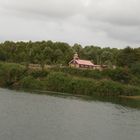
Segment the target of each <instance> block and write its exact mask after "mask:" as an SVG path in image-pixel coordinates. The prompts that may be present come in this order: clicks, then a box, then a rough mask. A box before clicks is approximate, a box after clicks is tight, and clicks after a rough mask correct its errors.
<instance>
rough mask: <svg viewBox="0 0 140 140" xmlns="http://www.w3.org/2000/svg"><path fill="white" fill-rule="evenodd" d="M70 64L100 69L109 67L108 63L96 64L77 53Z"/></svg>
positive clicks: (76, 66)
mask: <svg viewBox="0 0 140 140" xmlns="http://www.w3.org/2000/svg"><path fill="white" fill-rule="evenodd" d="M69 66H70V67H73V68H82V69H93V70H100V71H102V70H104V69H107V68H108V66H107V65H95V64H94V63H92V62H91V61H90V60H82V59H79V57H78V54H77V53H75V54H74V57H73V59H72V60H71V61H70V62H69Z"/></svg>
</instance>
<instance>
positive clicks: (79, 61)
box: [75, 59, 94, 66]
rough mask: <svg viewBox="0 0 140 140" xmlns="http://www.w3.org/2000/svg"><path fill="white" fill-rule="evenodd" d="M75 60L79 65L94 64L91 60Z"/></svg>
mask: <svg viewBox="0 0 140 140" xmlns="http://www.w3.org/2000/svg"><path fill="white" fill-rule="evenodd" d="M75 62H77V63H78V64H79V65H88V66H94V64H93V63H92V62H91V61H89V60H81V59H78V60H75Z"/></svg>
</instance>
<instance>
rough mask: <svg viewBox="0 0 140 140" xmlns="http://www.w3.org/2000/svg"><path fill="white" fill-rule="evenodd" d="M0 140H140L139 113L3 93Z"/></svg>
mask: <svg viewBox="0 0 140 140" xmlns="http://www.w3.org/2000/svg"><path fill="white" fill-rule="evenodd" d="M0 140H140V109H139V108H131V107H128V106H122V105H119V104H116V103H109V102H101V101H91V100H90V101H89V100H87V101H86V100H80V99H76V98H63V97H56V96H50V95H38V94H29V93H24V92H19V91H11V90H7V89H0Z"/></svg>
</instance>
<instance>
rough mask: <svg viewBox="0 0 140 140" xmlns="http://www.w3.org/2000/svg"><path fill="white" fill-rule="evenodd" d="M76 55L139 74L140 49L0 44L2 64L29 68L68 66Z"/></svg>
mask: <svg viewBox="0 0 140 140" xmlns="http://www.w3.org/2000/svg"><path fill="white" fill-rule="evenodd" d="M75 52H77V53H78V54H79V57H80V58H81V59H87V60H91V61H92V62H93V63H94V64H100V65H103V64H106V65H108V66H112V65H116V66H119V67H127V68H130V69H132V70H133V72H135V73H140V47H139V48H131V47H129V46H128V47H126V48H124V49H117V48H110V47H107V48H102V47H99V46H94V45H91V46H84V47H83V46H81V45H80V44H74V45H73V46H70V45H69V44H67V43H64V42H52V41H40V42H39V41H36V42H32V41H29V42H13V41H5V42H4V43H0V61H5V62H13V63H24V64H26V65H28V64H30V63H32V64H40V65H41V66H42V67H44V65H45V64H47V65H57V64H61V65H68V63H69V61H70V60H71V59H72V58H73V54H74V53H75Z"/></svg>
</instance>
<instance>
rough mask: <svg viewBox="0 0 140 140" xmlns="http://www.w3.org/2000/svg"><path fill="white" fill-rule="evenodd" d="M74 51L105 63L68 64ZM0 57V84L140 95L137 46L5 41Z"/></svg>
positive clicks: (116, 94) (17, 86) (58, 90)
mask: <svg viewBox="0 0 140 140" xmlns="http://www.w3.org/2000/svg"><path fill="white" fill-rule="evenodd" d="M75 52H77V53H78V54H79V56H80V58H82V59H86V60H90V61H91V62H93V63H94V64H96V65H100V66H102V65H106V66H108V67H107V68H106V69H104V70H98V69H95V70H93V69H92V70H91V69H82V68H71V67H69V65H68V64H69V62H70V61H71V59H72V58H73V54H74V53H75ZM0 61H1V62H0V87H10V88H16V89H17V88H18V89H33V90H42V91H54V92H63V93H70V94H73V95H86V96H140V48H136V49H133V48H131V47H126V48H124V49H116V48H100V47H97V46H85V47H82V46H81V45H78V44H75V45H74V46H70V45H69V44H67V43H62V42H52V41H42V42H16V43H15V42H9V41H6V42H4V43H1V44H0ZM114 65H115V66H116V68H115V69H113V68H112V67H113V66H114Z"/></svg>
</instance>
